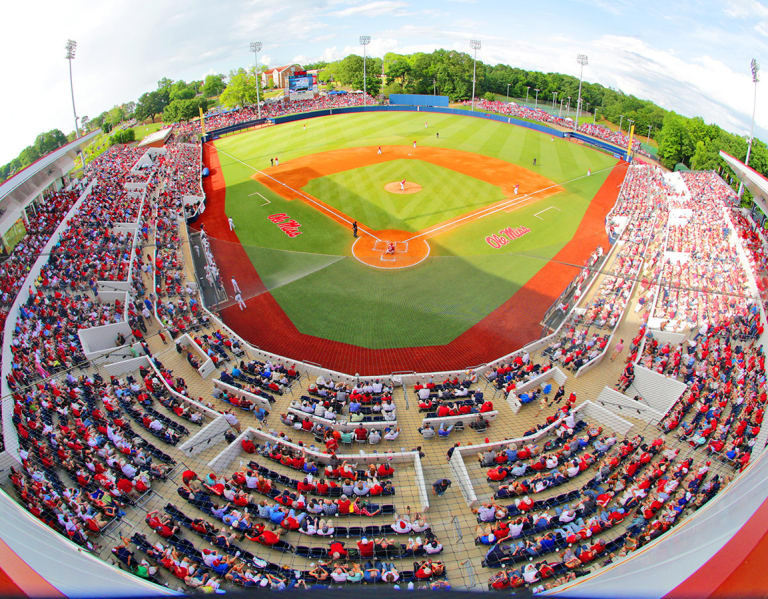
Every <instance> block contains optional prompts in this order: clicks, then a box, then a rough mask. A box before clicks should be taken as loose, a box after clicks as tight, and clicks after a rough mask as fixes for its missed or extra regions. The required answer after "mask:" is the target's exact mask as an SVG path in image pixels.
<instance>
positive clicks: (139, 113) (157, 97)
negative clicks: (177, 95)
mask: <svg viewBox="0 0 768 599" xmlns="http://www.w3.org/2000/svg"><path fill="white" fill-rule="evenodd" d="M166 106H168V99H167V98H166V97H165V96H164V95H163V94H162V93H161V92H159V91H157V90H155V91H150V92H145V93H143V94H142V95H141V97H140V98H139V102H138V104H137V105H136V111H135V113H134V114H135V116H136V118H137V119H139V120H140V121H143V120H144V119H150V118H151V119H154V117H155V115H158V114H162V112H163V110H165V107H166Z"/></svg>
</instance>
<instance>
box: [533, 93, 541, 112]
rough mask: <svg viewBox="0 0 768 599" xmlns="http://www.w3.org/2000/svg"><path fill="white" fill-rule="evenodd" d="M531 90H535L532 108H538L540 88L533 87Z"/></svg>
mask: <svg viewBox="0 0 768 599" xmlns="http://www.w3.org/2000/svg"><path fill="white" fill-rule="evenodd" d="M533 91H535V92H536V102H535V103H534V105H533V109H534V110H538V108H539V91H540V90H539V89H538V88H537V89H534V90H533Z"/></svg>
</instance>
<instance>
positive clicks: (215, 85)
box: [202, 75, 227, 98]
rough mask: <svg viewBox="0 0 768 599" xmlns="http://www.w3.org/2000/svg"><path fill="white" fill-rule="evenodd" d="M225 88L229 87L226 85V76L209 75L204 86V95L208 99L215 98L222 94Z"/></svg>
mask: <svg viewBox="0 0 768 599" xmlns="http://www.w3.org/2000/svg"><path fill="white" fill-rule="evenodd" d="M225 87H227V85H226V83H224V75H208V76H206V78H205V82H204V83H203V86H202V91H203V95H204V96H205V97H206V98H213V97H214V96H218V95H219V94H221V92H223V91H224V88H225Z"/></svg>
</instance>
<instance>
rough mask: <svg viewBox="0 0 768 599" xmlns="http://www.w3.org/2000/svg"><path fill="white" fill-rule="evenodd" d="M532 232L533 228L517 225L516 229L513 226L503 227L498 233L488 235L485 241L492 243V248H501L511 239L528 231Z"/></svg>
mask: <svg viewBox="0 0 768 599" xmlns="http://www.w3.org/2000/svg"><path fill="white" fill-rule="evenodd" d="M530 232H531V230H530V229H529V228H528V227H517V228H516V229H513V228H512V227H507V228H506V229H502V230H501V231H499V232H498V233H494V234H493V235H488V237H486V238H485V243H487V244H488V245H490V246H491V247H492V248H495V249H499V248H500V247H503V246H505V245H507V244H508V243H509V242H510V241H514V240H515V239H519V238H520V237H522V236H523V235H525V234H526V233H530Z"/></svg>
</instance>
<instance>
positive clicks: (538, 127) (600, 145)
mask: <svg viewBox="0 0 768 599" xmlns="http://www.w3.org/2000/svg"><path fill="white" fill-rule="evenodd" d="M427 97H429V98H434V97H440V96H427ZM392 111H396V112H434V113H438V114H455V115H458V116H471V117H475V118H478V119H487V120H490V121H498V122H500V123H507V124H510V125H518V126H519V127H525V128H526V129H533V130H534V131H538V132H540V133H546V134H548V135H551V136H553V137H559V138H561V139H567V138H569V137H573V138H575V139H577V140H578V141H580V142H583V143H585V144H587V145H590V146H593V147H594V148H595V149H598V150H601V151H603V152H608V153H609V154H612V155H614V156H615V157H616V158H620V159H621V160H628V157H627V152H626V150H623V149H621V148H619V147H617V146H614V145H612V144H609V143H607V142H605V141H602V140H600V139H595V138H593V137H589V136H588V135H584V134H582V133H577V132H573V131H561V130H559V129H554V128H553V127H549V126H547V125H544V124H543V123H534V122H531V121H525V120H523V119H518V118H515V117H511V116H505V115H503V114H493V113H489V112H475V111H471V110H463V109H461V108H448V107H447V106H422V105H416V106H415V109H414V106H413V105H405V104H401V105H394V106H392V105H389V106H382V105H376V106H345V107H343V108H324V109H322V110H311V111H308V112H297V113H294V114H287V115H285V116H279V117H275V118H274V119H269V121H270V122H272V123H274V124H275V125H280V124H282V123H291V122H293V121H301V120H304V119H313V118H316V117H322V116H331V115H334V114H351V113H355V112H392ZM266 122H267V119H257V120H253V121H245V122H244V123H238V124H236V125H230V126H229V127H222V128H221V129H214V130H213V131H210V132H208V134H207V135H204V136H203V137H202V140H203V142H207V141H213V140H215V139H218V138H219V137H222V136H223V135H227V134H230V133H235V132H237V131H241V130H243V129H250V128H251V127H255V126H257V125H262V124H264V123H266Z"/></svg>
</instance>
